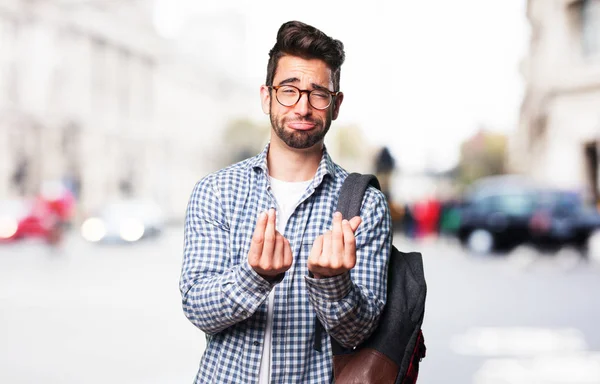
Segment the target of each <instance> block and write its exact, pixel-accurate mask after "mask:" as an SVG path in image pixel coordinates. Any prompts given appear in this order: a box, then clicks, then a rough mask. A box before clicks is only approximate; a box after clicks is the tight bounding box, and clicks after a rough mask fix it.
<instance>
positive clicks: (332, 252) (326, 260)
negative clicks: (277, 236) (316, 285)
mask: <svg viewBox="0 0 600 384" xmlns="http://www.w3.org/2000/svg"><path fill="white" fill-rule="evenodd" d="M361 221H362V220H361V218H360V217H359V216H355V217H353V218H352V219H351V220H342V214H341V213H340V212H336V213H334V214H333V227H332V229H331V231H327V232H326V233H324V234H323V235H321V236H319V237H317V238H316V239H315V241H314V243H313V246H312V249H311V251H310V255H309V256H308V262H307V266H308V270H309V271H310V272H312V274H313V275H314V277H315V278H317V279H321V278H324V277H332V276H337V275H341V274H342V273H345V272H347V271H349V270H351V269H352V268H354V266H355V265H356V240H355V238H354V232H355V231H356V229H357V228H358V226H359V225H360V223H361Z"/></svg>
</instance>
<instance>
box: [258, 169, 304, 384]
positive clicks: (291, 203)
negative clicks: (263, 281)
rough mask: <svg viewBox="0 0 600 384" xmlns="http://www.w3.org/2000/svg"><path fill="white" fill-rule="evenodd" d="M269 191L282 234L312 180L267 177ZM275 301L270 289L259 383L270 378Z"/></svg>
mask: <svg viewBox="0 0 600 384" xmlns="http://www.w3.org/2000/svg"><path fill="white" fill-rule="evenodd" d="M269 180H270V182H271V191H272V192H273V196H275V200H276V201H277V221H276V223H275V226H276V227H277V231H278V232H279V233H281V234H282V235H284V232H285V226H286V225H287V222H288V220H289V218H290V216H291V215H292V213H293V212H294V210H295V209H296V206H297V205H298V203H299V202H300V198H301V197H302V195H303V194H304V191H306V188H307V187H308V185H309V184H310V182H311V181H312V180H307V181H300V182H288V181H281V180H277V179H274V178H272V177H269ZM274 302H275V289H273V290H271V293H270V294H269V299H268V307H267V332H266V333H265V342H264V343H263V350H262V357H261V360H260V361H261V363H260V376H259V380H258V382H259V384H268V383H270V379H271V347H272V346H271V337H272V335H273V305H274Z"/></svg>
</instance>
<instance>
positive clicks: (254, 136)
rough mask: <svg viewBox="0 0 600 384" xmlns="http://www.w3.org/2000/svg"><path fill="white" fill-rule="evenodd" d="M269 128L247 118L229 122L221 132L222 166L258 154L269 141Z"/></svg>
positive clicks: (265, 124) (266, 124)
mask: <svg viewBox="0 0 600 384" xmlns="http://www.w3.org/2000/svg"><path fill="white" fill-rule="evenodd" d="M270 130H271V126H270V125H269V124H268V123H256V122H255V121H252V120H250V119H247V118H239V119H235V120H232V121H230V122H229V123H228V124H227V125H226V126H225V130H224V132H223V141H222V142H223V151H221V153H222V154H223V158H222V159H221V162H222V163H223V165H228V164H233V163H236V162H238V161H241V160H244V159H246V158H248V157H251V156H254V155H256V154H258V153H259V152H260V151H261V150H262V149H263V147H264V146H265V145H266V143H267V141H268V140H269V132H270Z"/></svg>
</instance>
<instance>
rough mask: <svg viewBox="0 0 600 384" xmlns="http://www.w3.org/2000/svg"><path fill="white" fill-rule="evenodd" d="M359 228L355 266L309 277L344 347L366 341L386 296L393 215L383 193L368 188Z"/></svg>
mask: <svg viewBox="0 0 600 384" xmlns="http://www.w3.org/2000/svg"><path fill="white" fill-rule="evenodd" d="M369 189H370V190H371V191H372V192H375V193H370V194H367V197H366V199H365V202H364V203H363V208H362V211H361V218H362V223H361V225H360V226H359V228H358V229H357V231H356V266H355V267H354V268H353V269H352V270H351V271H349V272H347V273H345V274H342V275H339V276H334V277H329V278H322V279H315V278H311V277H308V276H306V277H305V279H306V285H307V289H308V294H309V300H310V302H311V304H312V306H313V307H314V309H315V311H316V313H317V317H318V319H319V320H320V322H321V323H322V324H323V327H324V328H325V330H326V331H327V333H328V334H329V335H331V336H332V337H333V338H335V339H336V340H337V341H338V342H339V343H340V344H342V345H343V346H345V347H349V348H351V347H354V346H357V345H359V344H360V343H361V342H363V341H364V340H365V339H366V338H367V337H368V336H370V335H371V333H372V332H373V331H374V330H375V328H376V326H377V321H378V320H379V316H380V315H381V312H382V310H383V308H384V306H385V302H386V296H387V269H388V262H389V255H390V251H391V245H392V231H391V227H392V226H391V217H390V213H389V209H388V205H387V202H386V200H385V197H384V196H383V194H382V193H380V192H379V191H377V190H375V189H374V188H369Z"/></svg>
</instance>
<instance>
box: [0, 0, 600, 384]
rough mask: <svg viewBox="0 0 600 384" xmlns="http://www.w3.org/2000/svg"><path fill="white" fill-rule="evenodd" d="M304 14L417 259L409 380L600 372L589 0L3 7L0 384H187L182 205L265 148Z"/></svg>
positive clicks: (352, 135) (192, 367)
mask: <svg viewBox="0 0 600 384" xmlns="http://www.w3.org/2000/svg"><path fill="white" fill-rule="evenodd" d="M342 9H343V11H342ZM342 15H343V16H342ZM293 19H296V20H301V21H304V22H307V23H309V24H312V25H314V26H316V27H318V28H320V29H322V30H323V31H324V32H326V33H327V34H329V35H331V36H333V37H334V38H337V39H340V40H341V41H342V42H343V43H344V45H345V48H346V55H347V59H346V63H345V64H344V66H343V70H342V73H343V75H342V77H341V79H342V80H341V88H342V89H341V90H342V91H343V92H344V94H345V98H344V103H343V105H342V109H341V112H340V118H339V119H338V120H336V121H335V122H334V123H333V124H332V129H331V130H330V132H329V133H328V137H327V138H326V144H327V148H328V150H329V152H330V153H331V154H332V157H333V158H334V160H336V161H337V162H338V163H339V164H340V165H342V166H343V167H345V168H346V169H347V170H349V171H358V172H370V173H375V174H377V175H378V177H379V180H380V181H381V184H382V188H383V190H384V192H385V194H386V196H387V198H388V203H389V205H390V209H391V212H392V218H393V223H394V231H395V236H394V242H395V243H396V245H397V246H398V247H399V248H400V249H401V250H404V251H412V250H416V251H420V252H422V253H423V255H424V261H425V272H426V277H427V281H428V300H427V308H426V315H425V322H424V325H423V330H424V334H425V340H426V344H427V347H428V351H427V357H426V358H425V359H424V360H423V362H422V364H421V373H420V380H419V383H424V384H437V383H452V384H591V383H595V384H600V327H598V324H600V299H599V296H598V293H599V292H600V213H599V209H600V167H599V165H600V153H599V151H600V107H599V106H600V0H510V1H499V0H496V1H494V0H455V1H445V0H435V1H427V2H415V1H408V0H400V1H394V2H392V1H384V0H374V1H370V2H368V4H356V5H348V4H347V3H344V2H341V1H330V2H321V1H316V0H307V1H305V2H303V4H302V7H299V6H298V4H294V3H289V4H287V3H285V4H282V3H281V2H275V1H272V0H265V1H262V2H244V1H241V0H224V1H219V2H217V3H216V4H208V3H207V4H205V3H204V2H195V1H191V0H181V1H177V2H172V1H168V0H121V1H113V0H0V310H1V311H0V383H7V384H13V383H38V382H44V383H50V384H52V383H60V384H63V383H64V384H79V383H86V384H87V383H111V384H112V383H124V384H125V383H127V384H129V383H157V384H158V383H161V384H162V383H165V384H166V383H169V384H171V383H189V382H192V380H193V378H194V376H195V374H196V371H197V366H198V363H199V361H200V357H201V355H202V351H203V348H204V335H203V334H202V332H201V331H199V330H197V329H195V328H194V327H193V326H192V325H191V324H190V323H189V322H188V321H187V319H185V316H184V315H183V311H182V309H181V304H180V300H181V299H180V294H179V291H178V279H179V272H180V267H181V261H182V242H183V238H182V237H183V219H184V215H185V208H186V204H187V201H188V199H189V196H190V192H191V190H192V188H193V186H194V183H195V182H196V181H198V180H199V179H200V178H201V177H203V176H204V175H206V174H207V173H210V172H212V171H215V170H217V169H219V168H222V167H224V166H227V165H229V164H232V163H234V162H236V161H239V160H242V159H244V158H246V157H249V156H252V155H254V154H256V153H258V152H259V151H260V150H261V149H262V148H263V147H264V145H265V144H266V142H267V140H268V135H269V130H270V125H269V119H268V117H267V116H265V115H264V114H263V113H262V111H261V108H260V100H259V87H260V85H261V84H263V82H264V78H265V75H266V64H267V59H268V51H269V49H270V48H271V47H272V45H273V44H274V42H275V36H276V32H277V29H278V28H279V26H280V25H281V24H282V23H283V22H285V21H288V20H293Z"/></svg>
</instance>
